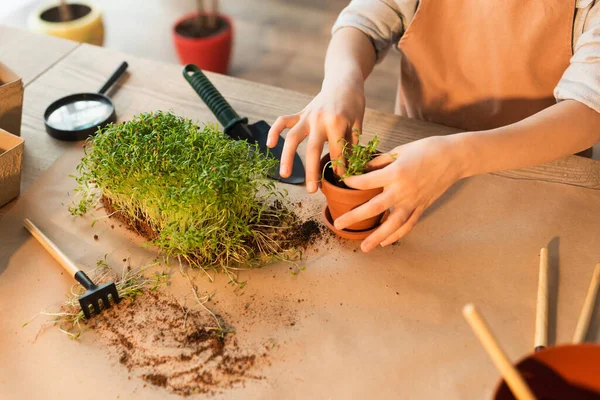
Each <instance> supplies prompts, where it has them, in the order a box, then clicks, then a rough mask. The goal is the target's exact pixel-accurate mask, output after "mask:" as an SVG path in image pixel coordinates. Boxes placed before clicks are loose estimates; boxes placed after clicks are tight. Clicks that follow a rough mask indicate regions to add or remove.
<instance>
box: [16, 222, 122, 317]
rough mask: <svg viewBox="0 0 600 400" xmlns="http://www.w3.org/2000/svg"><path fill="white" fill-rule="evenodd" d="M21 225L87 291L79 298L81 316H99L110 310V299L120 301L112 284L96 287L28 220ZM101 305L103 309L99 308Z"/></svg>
mask: <svg viewBox="0 0 600 400" xmlns="http://www.w3.org/2000/svg"><path fill="white" fill-rule="evenodd" d="M23 225H25V228H27V230H28V231H29V232H31V235H32V236H33V237H34V238H36V239H37V241H38V242H40V244H41V245H42V246H44V248H45V249H46V250H47V251H48V253H50V255H51V256H52V257H54V259H55V260H56V261H58V262H59V263H60V265H62V267H63V268H64V269H65V270H66V271H67V272H68V273H69V274H71V276H73V277H74V278H75V280H76V281H77V282H79V283H81V285H82V286H83V287H84V288H86V289H87V291H86V292H85V293H84V294H83V295H81V297H79V305H81V309H82V310H83V315H85V317H86V318H87V319H90V318H91V317H92V310H93V311H94V312H95V313H96V314H100V312H101V311H102V309H107V308H110V298H111V297H112V299H113V301H114V302H115V303H118V302H119V301H121V299H120V298H119V293H118V292H117V287H116V286H115V284H114V283H113V282H110V283H105V284H104V285H100V286H96V285H95V284H94V282H92V280H91V279H90V278H89V277H88V276H87V275H86V274H85V272H83V271H82V270H80V269H79V268H78V267H77V266H76V265H75V263H74V262H73V261H72V260H71V259H70V258H69V257H67V256H66V255H65V253H63V252H62V251H61V250H60V249H59V248H58V247H57V246H56V245H55V244H54V243H53V242H52V241H51V240H50V239H48V237H47V236H46V235H44V233H43V232H42V231H40V229H39V228H38V227H37V226H35V225H34V224H33V222H31V221H30V220H29V219H27V218H25V220H24V221H23ZM101 303H102V306H104V307H103V308H102V307H101V306H100V305H101Z"/></svg>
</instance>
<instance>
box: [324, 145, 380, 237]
mask: <svg viewBox="0 0 600 400" xmlns="http://www.w3.org/2000/svg"><path fill="white" fill-rule="evenodd" d="M359 138H360V136H359ZM378 144H379V139H378V137H377V135H375V137H373V139H372V140H371V141H369V143H367V144H366V145H365V146H363V145H361V144H351V145H349V144H348V143H345V144H344V147H343V151H342V154H343V159H344V160H346V162H345V163H344V162H343V161H342V160H341V159H334V160H331V159H330V155H329V154H326V155H325V156H323V158H321V171H322V179H321V191H322V192H323V194H324V195H325V198H326V199H327V206H326V207H325V208H324V209H323V219H324V222H325V225H327V227H328V228H329V229H331V230H332V231H333V232H334V233H336V234H337V235H339V236H341V237H343V238H346V239H364V238H365V237H367V236H369V234H370V233H371V232H372V231H373V230H375V228H377V226H378V225H379V224H380V223H381V221H382V220H383V218H385V214H387V213H388V211H386V212H385V213H382V214H380V215H377V216H375V217H371V218H369V219H365V220H363V221H359V222H357V223H355V224H353V225H350V226H349V227H347V228H346V229H344V230H339V229H336V228H335V227H334V226H333V221H335V220H336V219H337V218H338V217H340V216H341V215H343V214H345V213H347V212H349V211H351V210H353V209H355V208H356V207H358V206H360V205H361V204H364V203H366V202H367V201H369V200H371V199H372V198H373V197H375V196H377V195H378V194H379V193H381V192H382V191H383V188H376V189H369V190H357V189H353V188H350V187H348V186H346V184H345V183H344V179H346V178H348V177H350V176H355V175H361V174H364V173H365V172H367V168H366V164H367V163H368V162H369V161H370V160H371V159H372V158H373V157H374V156H375V155H376V154H377V153H378V152H377V145H378ZM335 166H343V167H344V169H345V172H344V173H343V174H341V175H340V176H337V175H336V174H335V173H334V167H335Z"/></svg>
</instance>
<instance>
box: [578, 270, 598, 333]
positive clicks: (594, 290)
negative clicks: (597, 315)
mask: <svg viewBox="0 0 600 400" xmlns="http://www.w3.org/2000/svg"><path fill="white" fill-rule="evenodd" d="M599 286H600V264H596V268H595V269H594V273H593V274H592V281H591V282H590V288H589V289H588V292H587V296H586V297H585V301H584V302H583V309H582V310H581V314H579V320H578V321H577V327H576V328H575V335H574V336H573V343H575V344H577V343H583V342H584V341H585V336H586V335H587V331H588V328H589V325H590V320H591V319H592V313H593V312H594V304H595V303H596V295H597V294H598V287H599Z"/></svg>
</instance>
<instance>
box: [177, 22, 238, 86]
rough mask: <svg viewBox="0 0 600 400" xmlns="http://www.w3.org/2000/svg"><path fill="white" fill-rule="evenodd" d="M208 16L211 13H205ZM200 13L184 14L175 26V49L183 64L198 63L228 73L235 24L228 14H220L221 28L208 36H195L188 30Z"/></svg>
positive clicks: (200, 66)
mask: <svg viewBox="0 0 600 400" xmlns="http://www.w3.org/2000/svg"><path fill="white" fill-rule="evenodd" d="M204 15H206V16H207V17H208V16H209V15H210V14H204ZM197 17H198V13H192V14H188V15H186V16H184V17H183V18H181V19H180V20H178V21H177V22H176V23H175V26H174V27H173V40H174V42H175V49H176V50H177V55H178V56H179V60H180V61H181V63H182V64H196V65H197V66H198V67H199V68H200V69H203V70H206V71H211V72H217V73H220V74H226V73H227V69H228V67H229V59H230V58H231V44H232V37H233V24H232V22H231V19H230V18H229V17H227V16H226V15H222V14H220V15H219V16H218V18H219V24H220V26H221V27H220V28H219V29H218V30H217V31H216V32H213V33H210V34H207V35H206V36H200V37H194V36H192V35H191V34H189V33H187V32H186V27H189V26H190V25H193V22H192V21H193V20H194V19H196V18H197Z"/></svg>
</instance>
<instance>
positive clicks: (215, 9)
mask: <svg viewBox="0 0 600 400" xmlns="http://www.w3.org/2000/svg"><path fill="white" fill-rule="evenodd" d="M218 19H219V0H212V7H211V16H210V29H217V22H218Z"/></svg>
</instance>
